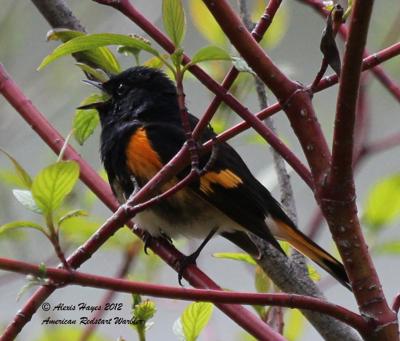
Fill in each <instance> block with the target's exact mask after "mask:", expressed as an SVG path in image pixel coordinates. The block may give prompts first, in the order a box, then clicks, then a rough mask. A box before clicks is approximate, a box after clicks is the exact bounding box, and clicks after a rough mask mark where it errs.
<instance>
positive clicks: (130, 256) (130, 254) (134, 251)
mask: <svg viewBox="0 0 400 341" xmlns="http://www.w3.org/2000/svg"><path fill="white" fill-rule="evenodd" d="M141 247H142V242H141V241H140V240H136V241H135V242H133V243H132V244H131V245H130V246H129V247H128V249H127V250H126V252H125V255H124V260H123V262H122V264H121V266H120V268H119V270H118V271H117V273H116V275H115V278H124V277H126V275H127V274H128V272H129V270H130V268H131V265H132V262H133V261H134V259H135V258H136V256H137V255H138V253H139V251H140V249H141ZM115 294H116V291H114V290H109V291H108V292H107V293H106V294H105V295H104V296H103V298H102V299H101V302H100V303H99V304H98V305H99V306H101V307H104V306H105V305H106V304H107V303H109V302H111V301H112V299H113V298H114V296H115ZM104 314H105V310H103V309H101V310H96V311H95V312H94V313H93V314H92V316H90V317H89V319H95V320H97V319H99V318H101V317H102V316H103V315H104ZM96 327H97V325H96V324H90V325H88V326H87V327H86V328H85V329H84V331H83V333H82V336H81V337H80V341H86V340H88V339H89V337H90V335H92V333H93V331H94V330H95V329H96Z"/></svg>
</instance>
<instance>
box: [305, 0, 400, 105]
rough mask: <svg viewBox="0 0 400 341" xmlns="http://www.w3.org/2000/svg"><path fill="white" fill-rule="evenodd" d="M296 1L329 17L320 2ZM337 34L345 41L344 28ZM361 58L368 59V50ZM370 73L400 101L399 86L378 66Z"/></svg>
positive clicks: (341, 27) (313, 0)
mask: <svg viewBox="0 0 400 341" xmlns="http://www.w3.org/2000/svg"><path fill="white" fill-rule="evenodd" d="M298 1H300V2H303V3H305V4H307V5H309V6H311V7H312V8H313V9H315V10H316V11H317V12H318V13H319V14H321V15H322V16H324V17H326V16H327V15H329V11H327V10H326V9H325V4H324V3H323V2H322V1H320V0H298ZM339 33H340V35H341V36H342V38H343V40H345V41H347V37H348V31H347V28H346V26H344V25H341V26H340V28H339ZM363 56H364V58H369V57H370V54H369V52H368V50H366V49H365V50H364V52H363ZM372 72H373V73H374V75H375V76H376V77H377V78H378V80H379V81H380V82H381V83H382V85H383V86H384V87H386V88H387V89H388V90H389V92H390V93H391V94H392V95H393V97H394V98H396V99H397V101H400V86H399V85H398V84H397V83H396V82H395V81H394V80H392V79H391V78H390V77H389V76H388V74H387V73H386V72H385V71H384V70H383V69H382V68H381V67H380V66H377V67H375V68H374V69H372Z"/></svg>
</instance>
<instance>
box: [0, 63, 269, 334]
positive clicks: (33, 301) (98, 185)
mask: <svg viewBox="0 0 400 341" xmlns="http://www.w3.org/2000/svg"><path fill="white" fill-rule="evenodd" d="M0 92H1V93H2V94H3V96H4V97H5V98H6V99H7V100H8V101H9V102H10V104H11V105H13V106H14V108H15V109H16V110H17V111H18V112H19V113H20V115H21V116H22V117H23V118H24V119H25V120H26V121H27V122H28V124H29V125H30V126H31V127H32V128H33V129H34V130H35V131H36V133H37V134H38V135H39V136H40V137H41V138H42V139H43V140H44V141H45V142H46V143H47V144H48V145H49V146H50V148H52V149H53V150H54V152H55V153H56V154H58V153H59V152H60V149H61V148H62V146H63V144H64V139H63V138H62V136H61V135H60V134H59V133H58V132H57V131H56V130H55V129H54V128H53V127H52V126H51V124H50V123H49V122H48V121H47V120H46V118H45V117H44V116H43V115H42V114H41V113H40V112H39V111H38V110H37V109H36V108H35V107H34V106H33V104H32V103H31V101H30V100H29V99H28V98H26V96H25V95H24V94H23V93H22V91H21V90H20V89H19V87H18V86H17V85H16V84H15V82H14V81H13V80H12V79H11V78H10V77H9V76H8V75H7V73H6V71H5V69H4V67H3V66H2V65H1V64H0ZM186 152H187V150H186V149H185V148H183V149H182V150H181V151H180V152H179V153H178V154H177V155H176V156H175V157H174V158H173V159H172V160H171V161H170V162H169V163H168V164H167V165H166V166H165V167H164V168H163V169H162V170H161V171H160V172H159V173H158V175H156V176H155V177H154V178H153V179H152V180H151V181H149V182H148V183H147V184H146V185H145V186H144V187H143V188H142V189H141V190H140V191H139V192H138V193H137V194H136V195H135V197H134V201H133V202H132V203H133V204H135V203H139V202H140V201H143V200H146V199H147V198H148V197H149V196H150V195H151V193H152V191H154V189H155V188H156V187H157V186H159V185H160V184H161V183H163V181H167V180H168V179H169V178H170V177H171V176H173V174H176V173H177V172H178V169H179V168H177V166H176V165H177V162H176V161H177V160H184V158H185V156H186V157H187V153H186ZM64 158H66V159H69V160H74V161H76V162H77V163H78V164H79V165H80V170H81V173H80V177H81V180H82V181H83V182H84V183H85V184H86V185H87V186H88V187H89V188H90V189H91V190H92V191H93V192H94V193H95V194H96V195H97V196H98V197H99V198H100V199H101V200H102V201H103V202H104V203H105V204H106V205H107V206H108V207H109V208H110V209H111V210H114V211H116V212H115V214H114V215H113V216H112V217H111V218H110V219H108V220H107V221H106V222H105V223H104V224H103V225H102V226H101V227H100V229H99V230H98V231H97V232H96V233H95V234H94V235H93V236H92V237H91V238H90V239H89V240H87V241H86V242H85V243H84V244H83V245H82V246H81V247H80V248H79V249H77V250H76V251H75V252H74V254H72V255H71V256H70V257H69V258H68V260H67V261H68V262H69V264H70V265H71V267H72V268H77V267H79V266H80V265H81V264H82V263H84V262H85V261H86V260H88V259H89V258H90V257H91V255H92V254H93V253H94V252H96V251H97V250H98V249H99V248H100V247H101V245H103V244H104V243H105V242H106V241H107V240H108V238H110V237H111V236H112V235H113V234H114V233H115V232H116V231H118V229H119V228H120V227H121V226H123V225H124V224H125V223H126V222H127V220H128V218H129V217H127V215H126V213H127V212H126V210H125V208H124V207H120V208H118V204H117V203H116V201H115V199H114V196H113V195H112V193H111V190H110V188H109V186H108V185H107V184H106V183H105V182H104V181H103V180H102V179H101V178H100V177H99V175H98V174H97V173H96V172H95V171H94V170H93V169H92V168H91V167H90V165H89V164H88V163H87V162H86V161H85V160H83V159H81V158H80V157H79V155H78V154H77V153H76V151H75V150H74V149H73V148H72V147H70V146H68V147H67V148H66V149H65V153H64ZM128 226H132V224H128ZM134 232H135V233H137V234H139V235H140V236H141V233H142V232H141V231H139V230H135V231H134ZM149 247H150V248H151V249H152V250H153V251H154V252H155V253H156V254H158V255H159V256H160V257H161V258H162V259H163V260H164V261H165V262H166V263H167V264H168V265H170V266H171V267H173V268H174V269H175V270H178V268H177V265H178V262H179V260H180V259H181V257H182V254H181V253H180V252H179V251H178V250H176V249H175V248H174V247H172V246H171V245H170V244H169V243H167V242H165V241H164V240H152V241H151V242H150V243H149ZM184 277H185V278H186V279H187V280H188V281H189V283H190V284H191V285H193V286H195V287H200V288H212V289H216V290H220V289H221V288H220V287H219V286H218V285H217V284H216V283H214V282H213V281H212V280H211V279H210V278H209V277H207V276H206V275H205V274H204V273H203V272H201V271H200V270H199V269H198V268H197V267H196V266H194V265H191V266H188V268H187V269H186V271H185V273H184ZM55 289H56V288H55V287H51V286H45V287H41V288H40V289H38V290H37V291H36V292H35V293H34V294H33V295H32V296H31V298H30V299H29V300H28V301H27V302H26V304H25V305H24V307H23V308H22V309H21V310H20V311H19V313H18V314H17V315H16V316H15V318H14V320H13V321H12V322H11V324H9V325H8V326H7V328H6V330H5V332H4V333H3V335H2V336H1V337H0V341H8V340H13V339H14V338H15V337H16V336H17V335H18V333H19V332H20V331H21V329H22V328H23V326H24V325H25V324H26V323H28V322H29V321H30V319H31V318H32V316H33V314H34V313H35V312H36V311H37V309H38V308H39V307H40V304H41V303H42V302H43V301H44V300H45V299H46V298H47V297H49V296H50V295H51V294H52V293H53V291H54V290H55ZM218 307H219V308H220V309H221V310H222V311H223V312H225V313H226V314H227V315H228V316H230V317H231V318H232V319H233V320H235V321H236V322H237V323H238V324H239V325H240V326H242V327H243V328H244V329H246V330H247V331H248V332H249V333H250V334H252V335H254V336H255V337H258V338H260V339H261V340H262V339H264V338H265V337H266V336H265V335H271V333H273V335H275V334H276V333H275V332H274V331H272V330H271V328H269V327H268V326H267V325H266V324H265V323H263V322H262V321H261V320H260V319H258V318H257V317H256V316H255V315H254V314H251V313H250V312H249V311H247V310H246V309H245V308H243V307H241V306H233V305H229V304H220V305H218Z"/></svg>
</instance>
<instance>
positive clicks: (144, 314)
mask: <svg viewBox="0 0 400 341" xmlns="http://www.w3.org/2000/svg"><path fill="white" fill-rule="evenodd" d="M156 311H157V307H156V304H155V303H154V302H153V301H151V300H144V301H142V302H140V303H137V304H135V306H134V308H133V316H134V317H135V318H136V319H137V320H140V321H143V322H147V321H148V320H150V319H151V318H152V317H153V316H154V314H155V313H156Z"/></svg>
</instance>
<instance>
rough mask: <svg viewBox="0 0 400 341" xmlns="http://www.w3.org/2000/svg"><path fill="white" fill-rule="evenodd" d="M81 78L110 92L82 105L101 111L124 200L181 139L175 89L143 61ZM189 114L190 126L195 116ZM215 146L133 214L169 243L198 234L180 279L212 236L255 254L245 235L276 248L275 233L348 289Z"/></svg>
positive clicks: (114, 178) (238, 164)
mask: <svg viewBox="0 0 400 341" xmlns="http://www.w3.org/2000/svg"><path fill="white" fill-rule="evenodd" d="M87 82H88V83H91V84H93V85H95V86H97V87H98V88H99V89H101V90H102V91H103V92H105V93H106V94H108V95H109V99H108V100H106V101H104V102H101V103H93V104H89V105H86V106H83V107H81V108H83V109H85V108H86V109H89V108H96V109H97V110H98V112H99V115H100V121H101V126H102V132H101V158H102V161H103V163H104V167H105V169H106V171H107V174H108V179H109V182H110V185H111V187H112V189H113V191H114V194H115V195H116V197H117V198H118V200H119V202H121V203H123V202H125V201H126V200H127V198H128V197H129V196H130V195H131V194H132V192H133V191H135V189H137V188H140V187H141V186H143V185H144V184H145V183H146V182H147V181H149V180H150V179H151V178H152V177H153V176H154V175H155V174H156V173H157V172H158V171H159V170H160V169H161V168H162V167H163V165H165V164H166V163H167V162H168V161H170V160H171V158H172V157H173V156H174V155H175V154H176V153H177V152H178V151H179V149H180V148H181V147H182V145H183V144H184V143H185V142H186V139H185V133H184V130H183V128H182V123H181V117H180V112H179V107H178V101H177V91H176V87H175V84H174V83H173V82H172V81H171V80H170V79H169V78H168V77H167V76H166V75H165V74H164V73H163V72H162V71H160V70H157V69H151V68H147V67H143V66H138V67H132V68H129V69H127V70H125V71H124V72H122V73H120V74H118V75H115V76H112V77H111V78H110V79H109V80H108V81H106V82H104V83H97V82H93V81H87ZM189 116H190V117H189V119H190V124H191V125H192V128H193V127H194V126H195V125H196V123H197V122H198V119H197V118H196V117H194V116H193V115H189ZM213 137H215V134H214V132H213V131H212V129H211V128H210V127H208V128H206V130H205V131H204V133H203V134H202V136H201V138H200V139H199V140H200V141H199V142H201V143H203V142H205V141H207V140H209V139H212V138H213ZM217 144H218V148H216V155H214V156H213V161H212V162H210V165H209V169H207V171H205V172H204V174H202V175H201V176H200V177H199V178H197V179H196V180H194V181H192V182H191V183H190V184H189V185H188V186H187V187H185V188H183V189H181V190H180V191H178V192H177V193H175V194H174V195H172V196H171V197H168V198H166V199H165V200H162V201H161V202H159V203H157V204H156V205H154V206H152V207H151V208H148V209H146V210H144V211H142V212H140V213H138V214H137V215H136V216H135V217H134V219H133V220H134V222H135V223H136V224H138V226H139V227H140V228H141V229H143V230H145V231H147V232H148V233H149V234H150V235H151V236H153V237H165V238H167V239H169V240H170V239H171V238H175V237H177V236H179V235H184V236H187V237H197V238H202V239H204V241H203V243H202V244H201V245H200V247H199V248H198V249H197V250H196V252H194V253H193V254H192V255H191V256H188V258H187V259H185V260H184V261H182V264H183V265H184V266H182V269H181V271H180V273H179V281H180V280H181V276H182V272H183V271H184V268H185V266H186V265H187V264H188V263H190V262H195V260H196V258H197V256H198V255H199V253H200V251H201V250H202V248H203V247H204V246H205V244H206V243H207V242H208V240H209V239H210V238H211V237H212V236H213V235H214V234H215V233H218V234H220V235H222V236H224V237H225V238H227V239H228V240H230V241H231V242H233V243H234V244H236V245H238V246H239V247H240V248H242V249H244V250H245V251H246V252H248V253H249V254H250V255H252V256H254V257H257V256H258V250H257V248H256V246H255V245H254V243H253V242H252V241H251V239H250V237H249V236H248V232H251V233H253V234H255V235H257V236H258V237H260V238H262V239H263V240H265V241H267V242H269V243H271V244H272V245H273V246H274V247H276V248H277V249H278V250H280V251H282V248H281V246H280V245H279V243H278V242H277V240H276V239H275V238H277V239H280V240H285V241H287V242H289V243H290V244H291V245H292V246H293V247H294V248H295V249H297V250H298V251H300V252H301V253H303V254H304V255H306V256H307V257H309V258H310V259H311V260H313V261H314V262H315V263H317V264H318V265H319V266H321V267H322V268H323V269H325V270H326V271H327V272H329V273H330V274H331V275H332V276H333V277H335V278H336V279H337V280H338V281H339V282H341V283H342V284H343V285H344V286H346V287H347V288H350V285H349V280H348V277H347V274H346V272H345V270H344V267H343V265H342V264H341V263H340V262H339V261H338V260H336V259H335V258H334V257H333V256H331V255H330V254H329V253H327V252H326V251H324V250H323V249H322V248H321V247H320V246H318V245H317V244H316V243H314V242H313V241H312V240H311V239H310V238H308V237H307V236H305V235H304V234H303V233H302V232H300V231H299V230H298V229H297V227H296V226H295V224H294V223H293V222H292V221H291V219H290V218H289V217H288V216H287V215H286V213H285V212H284V211H283V209H282V208H281V206H280V204H279V203H278V202H277V201H276V200H275V199H274V198H273V197H272V195H271V193H270V192H269V191H268V190H267V189H266V188H265V187H264V186H263V185H262V184H261V183H260V182H259V181H258V180H257V179H256V178H255V177H254V176H253V175H252V173H251V172H250V170H249V169H248V168H247V166H246V164H245V163H244V161H243V160H242V158H241V157H240V156H239V154H238V153H237V152H236V151H235V150H234V149H233V148H232V147H231V146H230V145H229V144H227V143H225V142H221V143H220V142H217ZM210 154H211V153H206V154H205V155H202V156H201V158H200V166H201V167H204V165H205V164H207V162H208V160H209V159H210ZM189 170H190V166H189V167H188V168H186V169H185V170H183V171H182V172H181V173H179V174H177V175H176V177H175V178H174V179H172V180H171V181H169V182H168V183H167V184H166V185H164V186H162V189H161V190H160V191H165V190H166V189H168V188H170V187H171V186H173V185H174V184H176V183H177V181H179V180H180V179H182V178H183V177H184V176H185V175H186V174H187V173H188V171H189ZM282 252H283V251H282Z"/></svg>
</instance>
